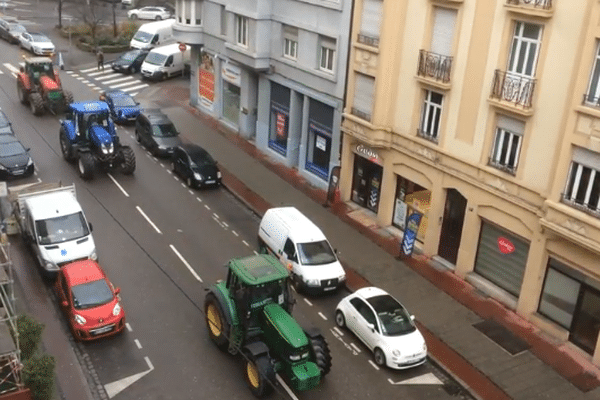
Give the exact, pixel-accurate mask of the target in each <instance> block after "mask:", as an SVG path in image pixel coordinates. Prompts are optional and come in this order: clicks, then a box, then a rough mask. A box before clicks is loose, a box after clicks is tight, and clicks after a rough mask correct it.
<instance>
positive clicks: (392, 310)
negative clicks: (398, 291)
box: [335, 287, 427, 369]
mask: <svg viewBox="0 0 600 400" xmlns="http://www.w3.org/2000/svg"><path fill="white" fill-rule="evenodd" d="M413 320H414V316H412V315H410V314H409V313H408V311H406V309H405V308H404V306H403V305H402V304H400V302H399V301H398V300H396V299H395V298H393V297H392V296H390V295H389V294H388V293H387V292H385V291H384V290H381V289H378V288H376V287H366V288H362V289H359V290H357V291H356V292H354V293H352V294H351V295H349V296H346V297H344V298H343V299H342V301H340V303H339V304H338V305H337V307H336V310H335V322H336V323H337V325H338V326H339V327H340V328H343V327H347V328H348V329H349V330H351V331H352V332H353V333H354V334H355V335H356V336H358V338H359V339H360V340H362V341H363V343H364V344H365V345H366V346H367V347H368V348H369V349H370V350H371V351H372V352H373V355H374V358H375V363H377V365H387V366H388V367H390V368H394V369H406V368H412V367H416V366H418V365H421V364H423V363H425V361H426V360H427V345H426V344H425V339H423V335H421V332H419V330H418V329H417V327H416V326H415V324H414V322H413Z"/></svg>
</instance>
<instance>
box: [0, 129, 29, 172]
mask: <svg viewBox="0 0 600 400" xmlns="http://www.w3.org/2000/svg"><path fill="white" fill-rule="evenodd" d="M32 174H33V160H32V159H31V157H30V156H29V149H26V148H25V147H23V145H22V144H21V142H19V140H18V139H17V138H16V137H14V136H12V135H0V179H1V180H8V179H11V178H22V177H27V176H31V175H32Z"/></svg>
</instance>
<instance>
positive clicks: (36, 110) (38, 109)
mask: <svg viewBox="0 0 600 400" xmlns="http://www.w3.org/2000/svg"><path fill="white" fill-rule="evenodd" d="M29 106H30V107H31V112H32V113H33V115H42V114H43V113H44V99H43V98H42V95H41V94H39V93H31V95H29Z"/></svg>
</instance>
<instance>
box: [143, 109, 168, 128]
mask: <svg viewBox="0 0 600 400" xmlns="http://www.w3.org/2000/svg"><path fill="white" fill-rule="evenodd" d="M140 115H143V116H144V117H145V118H146V119H148V121H149V122H150V123H151V124H160V123H166V122H168V123H171V124H172V123H173V121H171V119H170V118H169V116H168V115H167V114H165V113H163V112H162V111H161V110H160V109H159V108H145V109H143V110H142V112H141V113H140Z"/></svg>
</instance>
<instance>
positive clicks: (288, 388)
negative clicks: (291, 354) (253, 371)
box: [275, 374, 298, 400]
mask: <svg viewBox="0 0 600 400" xmlns="http://www.w3.org/2000/svg"><path fill="white" fill-rule="evenodd" d="M275 378H277V382H279V384H280V385H281V386H282V387H283V389H284V390H285V391H286V392H287V394H288V395H289V396H290V397H291V398H292V400H298V398H297V397H296V395H295V394H294V392H292V389H290V387H289V386H288V385H287V384H286V383H285V381H284V380H283V379H282V378H281V376H279V374H275Z"/></svg>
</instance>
